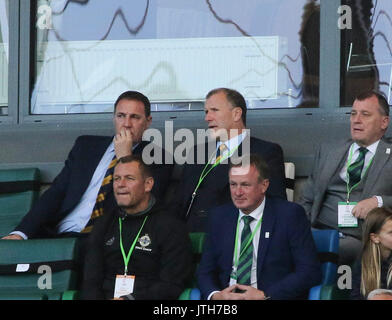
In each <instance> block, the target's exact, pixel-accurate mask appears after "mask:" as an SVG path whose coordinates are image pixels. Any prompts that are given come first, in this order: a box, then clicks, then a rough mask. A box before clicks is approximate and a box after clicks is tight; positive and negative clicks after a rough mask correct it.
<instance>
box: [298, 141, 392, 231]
mask: <svg viewBox="0 0 392 320" xmlns="http://www.w3.org/2000/svg"><path fill="white" fill-rule="evenodd" d="M352 143H353V141H352V140H348V141H346V142H344V143H342V144H339V145H336V144H335V145H330V144H324V145H321V147H320V148H319V150H318V151H317V153H316V156H315V162H314V165H313V171H312V173H311V175H310V176H309V178H308V180H307V182H306V184H305V186H304V189H303V192H302V196H301V198H300V201H299V203H300V204H301V205H302V206H303V207H304V208H305V211H306V214H307V215H308V216H309V217H310V220H311V223H312V224H313V223H314V222H315V221H316V219H317V217H318V214H319V212H320V209H321V206H322V204H323V202H324V198H325V194H326V191H327V188H328V185H329V182H330V180H331V178H332V176H333V175H334V174H335V173H336V172H337V170H339V169H340V168H339V164H340V163H341V162H342V161H343V159H346V158H347V154H348V150H349V148H350V145H351V144H352ZM388 149H389V151H388ZM391 151H392V143H391V141H390V140H389V139H386V138H383V139H381V140H380V142H379V144H378V147H377V151H376V154H375V156H374V158H373V161H372V164H371V166H370V167H369V169H368V172H367V173H366V177H365V180H364V186H363V191H362V195H361V199H362V200H363V199H367V198H371V197H373V196H375V195H376V196H381V197H382V199H383V203H384V207H387V208H392V184H391V182H390V180H389V179H388V178H386V177H390V176H392V157H391Z"/></svg>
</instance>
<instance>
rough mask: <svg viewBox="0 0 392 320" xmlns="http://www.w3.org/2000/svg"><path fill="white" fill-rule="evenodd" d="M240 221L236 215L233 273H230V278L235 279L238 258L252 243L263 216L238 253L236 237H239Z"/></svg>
mask: <svg viewBox="0 0 392 320" xmlns="http://www.w3.org/2000/svg"><path fill="white" fill-rule="evenodd" d="M240 221H241V217H240V216H239V217H238V221H237V230H236V232H235V245H234V273H232V275H231V278H233V279H237V268H238V260H239V258H240V257H241V256H242V255H243V254H244V252H245V251H246V249H247V248H248V247H249V245H250V244H251V243H252V241H253V238H254V237H255V234H256V232H257V231H258V230H259V229H260V226H261V221H263V218H262V217H261V218H260V220H259V222H258V223H257V225H256V228H255V229H254V230H253V232H252V234H251V236H250V238H249V240H248V242H247V243H246V244H245V247H244V248H242V249H241V252H240V254H239V255H238V237H239V233H240V232H239V230H240Z"/></svg>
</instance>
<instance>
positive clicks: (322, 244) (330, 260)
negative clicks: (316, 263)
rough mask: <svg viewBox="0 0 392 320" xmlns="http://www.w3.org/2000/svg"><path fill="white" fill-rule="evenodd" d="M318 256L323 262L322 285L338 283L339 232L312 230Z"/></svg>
mask: <svg viewBox="0 0 392 320" xmlns="http://www.w3.org/2000/svg"><path fill="white" fill-rule="evenodd" d="M312 235H313V239H314V242H315V244H316V248H317V252H318V256H319V259H320V262H321V271H322V282H321V284H322V285H325V284H333V283H336V278H337V265H338V254H339V233H338V231H337V230H333V229H328V230H312Z"/></svg>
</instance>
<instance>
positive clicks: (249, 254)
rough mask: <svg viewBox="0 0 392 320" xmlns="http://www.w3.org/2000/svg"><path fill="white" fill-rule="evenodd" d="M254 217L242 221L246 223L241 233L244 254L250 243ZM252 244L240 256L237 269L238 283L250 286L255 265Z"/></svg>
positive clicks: (246, 217) (244, 217) (247, 217)
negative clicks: (253, 264)
mask: <svg viewBox="0 0 392 320" xmlns="http://www.w3.org/2000/svg"><path fill="white" fill-rule="evenodd" d="M252 220H253V217H251V216H243V217H242V221H243V222H244V228H243V229H242V233H241V249H240V252H241V253H242V250H243V248H244V247H245V246H246V244H247V243H248V241H249V239H250V237H251V235H252V231H251V229H250V223H251V222H252ZM252 242H253V241H252ZM252 242H251V243H250V244H249V246H248V247H247V248H246V250H245V252H243V253H242V254H241V255H240V258H239V262H238V268H237V283H239V284H245V285H250V275H251V270H252V263H253V243H252Z"/></svg>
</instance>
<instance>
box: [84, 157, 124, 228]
mask: <svg viewBox="0 0 392 320" xmlns="http://www.w3.org/2000/svg"><path fill="white" fill-rule="evenodd" d="M116 163H117V158H116V156H114V157H113V159H112V161H111V162H110V164H109V166H108V169H107V170H106V173H105V177H104V178H103V181H102V184H101V187H100V188H99V191H98V196H97V200H96V202H95V205H94V208H93V212H92V213H91V217H90V220H89V221H88V223H87V225H86V226H85V227H84V229H83V230H82V231H81V232H82V233H89V232H91V230H92V228H93V224H94V222H95V219H96V218H98V217H100V216H102V215H103V205H104V201H105V197H106V195H107V193H108V192H109V191H110V188H111V186H112V180H113V173H114V167H115V166H116Z"/></svg>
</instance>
